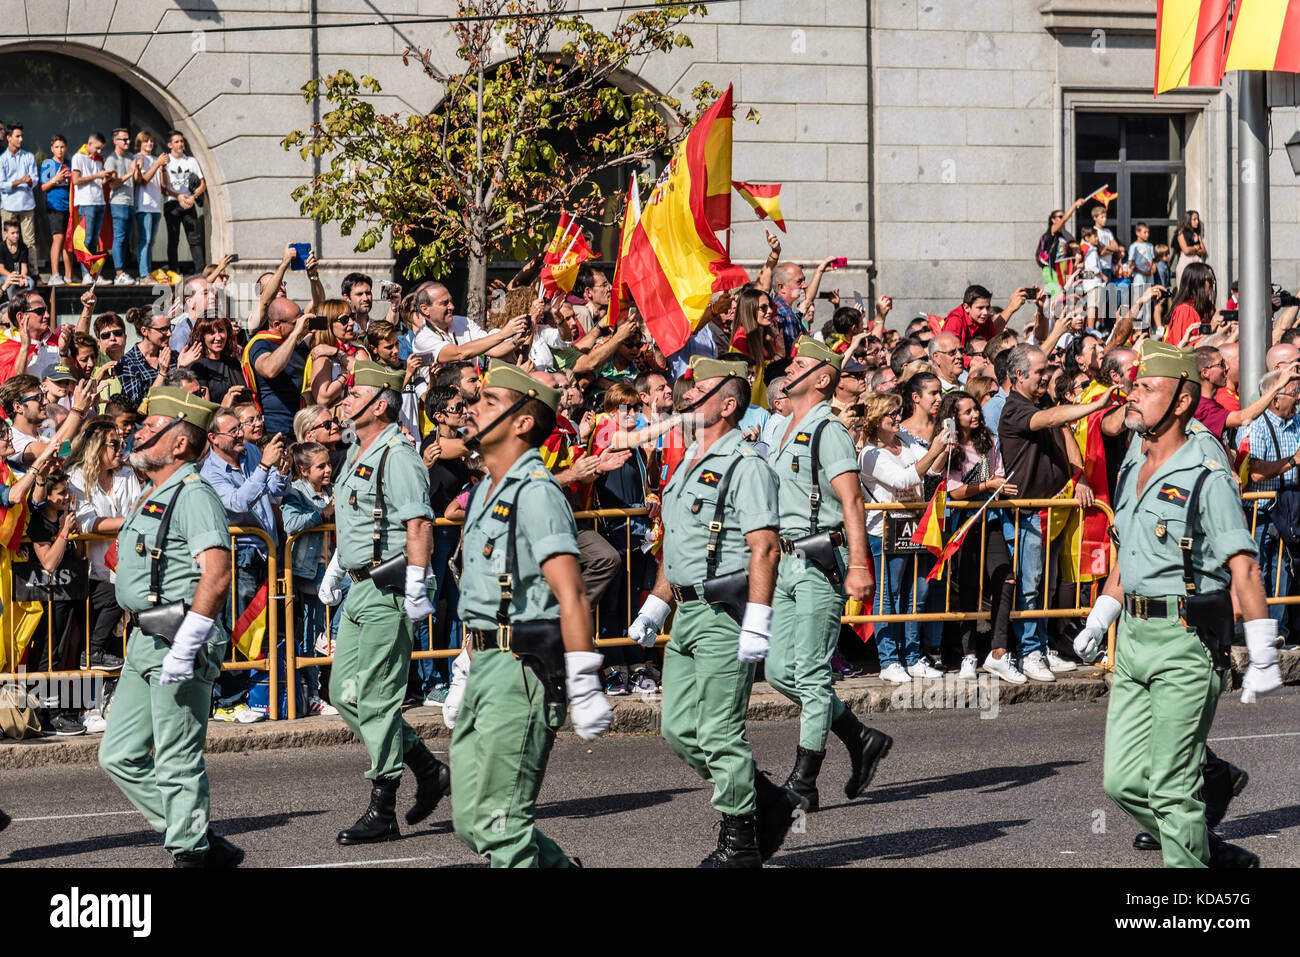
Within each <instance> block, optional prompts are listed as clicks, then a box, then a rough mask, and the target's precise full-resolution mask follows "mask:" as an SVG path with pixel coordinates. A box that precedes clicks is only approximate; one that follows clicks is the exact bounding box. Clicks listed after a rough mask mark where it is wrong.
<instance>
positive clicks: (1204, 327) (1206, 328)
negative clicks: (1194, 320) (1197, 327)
mask: <svg viewBox="0 0 1300 957" xmlns="http://www.w3.org/2000/svg"><path fill="white" fill-rule="evenodd" d="M1209 334H1210V324H1209V323H1208V322H1203V323H1201V335H1203V336H1208V335H1209Z"/></svg>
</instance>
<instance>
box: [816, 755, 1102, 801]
mask: <svg viewBox="0 0 1300 957" xmlns="http://www.w3.org/2000/svg"><path fill="white" fill-rule="evenodd" d="M1086 763H1087V762H1086V761H1046V762H1044V763H1042V764H1026V765H1003V766H1002V767H996V768H979V769H978V770H975V771H963V772H961V773H960V774H948V775H940V776H937V777H932V778H920V779H918V780H915V781H898V782H896V783H893V784H884V785H878V786H873V787H872V788H871V789H870V790H869V791H867V793H866V795H865V797H866V799H867V803H869V804H887V803H889V802H891V801H912V800H915V799H917V798H923V797H926V796H927V795H929V794H934V793H935V792H937V791H979V792H981V793H983V794H999V793H1001V792H1003V791H1010V790H1011V789H1012V788H1018V787H1024V786H1025V785H1026V784H1033V783H1035V782H1036V781H1042V780H1044V779H1046V778H1050V777H1055V776H1056V774H1057V769H1058V768H1068V767H1072V766H1074V765H1076V764H1086ZM841 793H842V792H841Z"/></svg>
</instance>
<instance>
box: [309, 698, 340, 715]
mask: <svg viewBox="0 0 1300 957" xmlns="http://www.w3.org/2000/svg"><path fill="white" fill-rule="evenodd" d="M307 713H308V714H327V715H328V714H338V713H339V709H338V708H336V707H334V706H333V705H332V704H330V703H329V702H328V701H322V700H321V699H320V698H312V699H311V700H310V701H308V702H307Z"/></svg>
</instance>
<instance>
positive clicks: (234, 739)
mask: <svg viewBox="0 0 1300 957" xmlns="http://www.w3.org/2000/svg"><path fill="white" fill-rule="evenodd" d="M1278 657H1279V662H1280V664H1281V667H1282V679H1283V682H1284V683H1285V684H1287V685H1296V684H1300V649H1287V650H1285V651H1283V652H1281V653H1280V654H1279V656H1278ZM1246 662H1247V654H1246V649H1245V648H1238V647H1234V648H1233V662H1232V665H1233V669H1232V670H1233V673H1232V682H1231V684H1232V687H1233V688H1239V687H1241V673H1242V669H1243V668H1244V667H1245V665H1246ZM1109 690H1110V675H1109V674H1108V673H1107V672H1104V671H1102V670H1101V669H1100V668H1090V667H1080V668H1079V670H1078V671H1075V672H1070V673H1069V674H1068V675H1066V676H1064V677H1061V678H1058V679H1057V680H1056V681H1054V682H1051V683H1046V682H1037V681H1030V682H1028V683H1026V684H1022V685H1012V684H1008V683H1006V682H1005V681H998V682H997V683H996V685H994V684H993V683H992V681H991V676H989V675H986V674H984V673H982V672H981V673H980V676H979V679H978V680H977V681H975V682H959V681H957V676H956V673H948V674H946V675H945V676H944V678H943V679H939V678H935V679H931V680H929V681H926V680H923V679H920V678H918V679H916V680H914V681H913V682H912V683H911V684H906V685H894V684H889V683H887V682H884V681H881V680H880V678H879V677H875V676H873V677H862V678H849V679H846V680H844V681H839V682H836V684H835V693H836V695H838V697H839V699H840V700H841V701H843V702H844V704H845V705H846V706H847V707H848V708H849V709H850V710H852V711H853V712H855V713H856V714H859V715H868V714H881V713H884V712H891V711H893V712H897V711H935V710H941V709H952V708H961V709H968V710H980V711H982V712H991V714H996V711H997V709H998V708H1001V707H1003V706H1006V705H1013V704H1034V703H1049V702H1060V701H1079V702H1084V701H1096V700H1098V699H1100V698H1103V697H1105V695H1106V694H1107V692H1108V691H1109ZM611 703H612V704H613V706H614V723H613V725H612V726H611V727H610V733H613V734H658V733H659V727H660V724H661V718H662V713H663V712H662V699H661V698H660V697H659V696H658V695H654V696H652V697H649V698H646V699H644V700H643V699H639V698H635V697H627V698H618V699H615V700H614V701H612V702H611ZM403 716H404V717H405V718H406V721H407V723H408V724H409V725H410V726H411V727H412V728H413V729H414V730H415V732H416V733H417V734H418V735H419V736H420V737H421V738H424V739H425V740H427V741H431V742H433V743H435V745H436V746H437V747H438V748H440V749H441V750H446V747H447V745H448V744H449V743H450V737H451V732H449V731H448V730H447V728H446V726H445V725H443V723H442V712H441V709H438V708H423V707H421V708H410V709H407V710H406V711H405V712H404V713H403ZM797 717H799V706H798V705H797V704H795V703H794V702H792V701H790V700H789V699H788V698H786V697H785V696H784V695H782V694H780V693H779V692H777V691H775V690H774V689H773V688H772V686H771V685H769V684H768V683H767V682H764V681H760V682H757V683H756V684H755V685H754V690H753V692H752V694H751V695H750V699H749V709H748V711H747V713H746V720H747V721H788V720H791V719H794V718H797ZM564 730H571V727H570V725H568V724H567V723H566V724H565V726H564ZM101 739H102V735H81V736H78V737H76V738H58V737H45V738H31V739H28V740H25V741H9V740H3V741H2V742H0V770H17V769H22V768H35V767H42V766H45V765H52V764H94V763H96V762H97V761H98V757H99V742H100V740H101ZM356 740H357V738H356V737H355V735H353V734H352V732H351V731H350V730H349V729H348V728H347V726H346V725H345V724H344V723H343V719H342V718H340V717H336V716H329V717H325V716H316V717H311V718H301V719H299V720H296V721H274V722H271V721H264V722H259V723H257V724H247V725H240V724H222V723H219V722H216V721H209V722H208V740H207V753H208V754H230V753H236V752H244V751H269V750H277V749H281V748H316V747H324V746H329V745H335V744H347V743H350V742H353V741H356Z"/></svg>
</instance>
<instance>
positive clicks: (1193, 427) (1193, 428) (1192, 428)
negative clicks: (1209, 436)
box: [1187, 419, 1210, 432]
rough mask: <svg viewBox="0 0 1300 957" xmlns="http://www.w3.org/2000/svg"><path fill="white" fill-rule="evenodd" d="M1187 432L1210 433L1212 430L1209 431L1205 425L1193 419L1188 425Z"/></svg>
mask: <svg viewBox="0 0 1300 957" xmlns="http://www.w3.org/2000/svg"><path fill="white" fill-rule="evenodd" d="M1187 431H1188V432H1208V431H1210V430H1209V429H1207V428H1206V427H1205V426H1204V425H1203V424H1201V423H1200V422H1198V421H1196V419H1192V421H1191V422H1189V423H1187Z"/></svg>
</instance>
